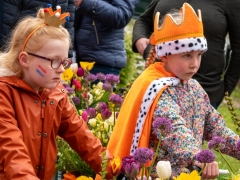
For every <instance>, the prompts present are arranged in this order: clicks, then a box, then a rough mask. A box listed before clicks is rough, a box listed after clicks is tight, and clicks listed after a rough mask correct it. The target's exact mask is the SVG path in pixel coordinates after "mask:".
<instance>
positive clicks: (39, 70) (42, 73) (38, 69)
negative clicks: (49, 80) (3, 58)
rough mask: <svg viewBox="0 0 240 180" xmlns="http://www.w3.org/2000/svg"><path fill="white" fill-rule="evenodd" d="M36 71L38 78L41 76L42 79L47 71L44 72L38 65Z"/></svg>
mask: <svg viewBox="0 0 240 180" xmlns="http://www.w3.org/2000/svg"><path fill="white" fill-rule="evenodd" d="M36 71H37V73H38V74H39V75H40V76H42V77H44V74H46V73H47V71H46V70H45V69H44V68H43V67H42V66H40V65H38V67H37V69H36Z"/></svg>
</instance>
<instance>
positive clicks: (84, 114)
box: [82, 111, 88, 122]
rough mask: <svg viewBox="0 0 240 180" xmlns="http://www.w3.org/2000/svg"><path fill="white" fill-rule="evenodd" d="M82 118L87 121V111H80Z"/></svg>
mask: <svg viewBox="0 0 240 180" xmlns="http://www.w3.org/2000/svg"><path fill="white" fill-rule="evenodd" d="M82 118H83V120H84V121H85V122H87V121H88V113H87V111H83V112H82Z"/></svg>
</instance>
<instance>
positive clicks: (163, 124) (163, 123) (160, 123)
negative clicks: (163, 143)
mask: <svg viewBox="0 0 240 180" xmlns="http://www.w3.org/2000/svg"><path fill="white" fill-rule="evenodd" d="M152 126H153V128H155V129H160V130H161V131H164V132H165V133H166V132H169V131H171V130H172V124H171V122H170V120H169V119H167V118H165V117H159V118H157V119H155V121H153V125H152Z"/></svg>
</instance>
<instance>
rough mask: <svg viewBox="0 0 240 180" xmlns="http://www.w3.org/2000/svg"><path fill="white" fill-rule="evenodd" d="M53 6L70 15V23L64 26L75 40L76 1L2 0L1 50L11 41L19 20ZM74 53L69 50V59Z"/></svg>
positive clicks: (0, 12) (0, 2)
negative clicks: (42, 8)
mask: <svg viewBox="0 0 240 180" xmlns="http://www.w3.org/2000/svg"><path fill="white" fill-rule="evenodd" d="M47 4H51V5H52V7H53V8H56V6H58V5H59V6H60V7H61V8H62V9H61V11H62V12H66V11H68V12H69V13H70V21H68V22H66V23H65V24H64V27H65V28H66V29H67V30H68V32H69V33H70V35H71V39H72V42H73V39H74V28H73V21H74V11H75V9H74V0H38V1H33V0H1V1H0V50H3V49H4V48H5V44H6V42H7V41H9V37H10V34H11V31H12V29H14V28H15V26H16V24H17V23H18V21H19V20H21V19H22V18H24V17H26V16H36V13H37V11H38V9H40V7H47ZM72 54H73V51H72V50H69V57H72Z"/></svg>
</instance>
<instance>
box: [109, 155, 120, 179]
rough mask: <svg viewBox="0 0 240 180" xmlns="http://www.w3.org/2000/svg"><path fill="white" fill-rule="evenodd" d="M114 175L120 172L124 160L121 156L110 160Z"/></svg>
mask: <svg viewBox="0 0 240 180" xmlns="http://www.w3.org/2000/svg"><path fill="white" fill-rule="evenodd" d="M110 165H111V170H112V172H111V173H112V175H113V176H117V175H118V174H119V173H120V170H121V165H122V161H121V159H120V158H119V157H114V158H113V159H112V160H110Z"/></svg>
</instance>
